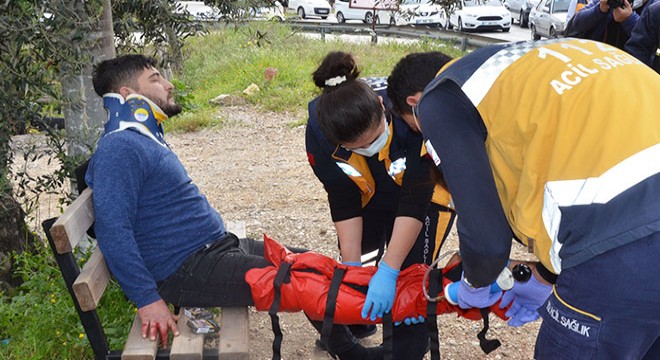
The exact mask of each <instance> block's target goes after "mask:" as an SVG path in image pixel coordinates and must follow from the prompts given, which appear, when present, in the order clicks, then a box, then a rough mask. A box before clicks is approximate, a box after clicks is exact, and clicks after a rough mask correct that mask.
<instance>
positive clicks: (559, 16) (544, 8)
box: [529, 0, 570, 40]
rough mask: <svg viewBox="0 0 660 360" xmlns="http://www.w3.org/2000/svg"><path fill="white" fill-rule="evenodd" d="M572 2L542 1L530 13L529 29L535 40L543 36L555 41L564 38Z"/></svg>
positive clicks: (564, 0) (567, 0)
mask: <svg viewBox="0 0 660 360" xmlns="http://www.w3.org/2000/svg"><path fill="white" fill-rule="evenodd" d="M569 4H570V0H542V1H541V2H540V3H539V4H538V5H536V7H535V8H533V9H532V11H531V12H530V13H529V29H530V31H531V32H532V39H533V40H540V39H541V36H545V37H547V38H550V39H554V38H557V37H560V36H564V32H565V31H566V23H567V22H568V19H567V15H568V7H569Z"/></svg>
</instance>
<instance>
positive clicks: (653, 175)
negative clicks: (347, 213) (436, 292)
mask: <svg viewBox="0 0 660 360" xmlns="http://www.w3.org/2000/svg"><path fill="white" fill-rule="evenodd" d="M624 94H632V95H630V97H631V98H630V99H628V96H627V95H624ZM659 94H660V76H658V75H657V74H656V73H655V72H654V71H653V70H652V69H650V68H649V67H647V66H645V65H644V64H642V63H641V62H640V61H639V60H637V59H635V58H634V57H632V56H631V55H629V54H627V53H625V52H623V51H621V50H619V49H617V48H614V47H612V46H610V45H606V44H603V43H598V42H594V41H591V40H578V39H555V40H547V41H537V42H519V43H509V44H501V45H493V46H488V47H484V48H481V49H478V50H476V51H474V52H472V53H470V54H469V55H466V56H465V57H463V58H461V59H459V60H457V61H455V62H453V63H451V64H449V65H448V66H446V67H445V68H444V69H443V70H442V71H441V72H440V74H439V75H438V76H437V77H436V79H434V80H433V82H431V83H430V84H429V86H428V87H427V88H426V89H425V91H424V94H423V95H422V98H421V99H420V101H419V104H418V108H417V112H416V114H417V116H418V118H417V121H418V123H419V125H420V127H421V131H422V133H423V136H424V139H425V140H428V141H429V143H430V146H427V148H428V149H429V152H430V153H431V154H432V156H433V159H434V161H435V164H436V166H437V167H438V168H439V169H441V170H442V171H443V173H444V178H445V181H446V183H447V187H448V188H449V190H450V191H451V194H452V199H453V202H454V205H455V209H456V212H457V215H458V222H457V228H458V232H459V239H460V252H461V256H462V260H463V271H464V273H463V280H462V281H461V283H460V285H459V290H458V298H459V305H460V306H461V307H464V308H468V307H484V306H488V305H490V304H492V303H494V302H495V301H497V300H498V299H499V298H500V295H501V292H493V293H491V291H490V287H489V286H488V285H489V284H490V283H492V282H493V281H494V280H495V279H496V277H497V276H498V274H499V273H500V272H501V271H502V269H503V268H504V267H505V266H506V264H507V259H508V258H509V252H510V250H511V244H512V239H516V240H518V241H519V242H521V243H522V244H524V246H526V247H527V248H528V249H529V251H531V252H533V253H534V255H536V256H537V257H538V258H539V260H540V262H541V265H540V266H536V267H535V268H534V269H532V270H533V275H534V276H532V277H531V279H529V280H527V281H526V282H518V281H516V282H515V284H514V287H513V288H512V290H511V291H509V292H507V293H506V294H505V295H504V296H503V297H502V305H503V306H506V305H509V304H511V308H510V309H509V311H508V312H507V315H508V316H510V317H511V318H510V320H509V324H510V325H512V326H520V325H522V324H525V323H527V322H530V321H534V320H536V319H537V318H538V317H539V315H540V317H541V318H543V323H542V325H541V328H540V331H539V334H538V338H537V342H536V347H535V354H534V358H535V359H541V360H543V359H552V360H554V359H581V360H583V359H599V360H600V359H660V340H659V339H660V311H659V309H660V261H659V259H660V98H659Z"/></svg>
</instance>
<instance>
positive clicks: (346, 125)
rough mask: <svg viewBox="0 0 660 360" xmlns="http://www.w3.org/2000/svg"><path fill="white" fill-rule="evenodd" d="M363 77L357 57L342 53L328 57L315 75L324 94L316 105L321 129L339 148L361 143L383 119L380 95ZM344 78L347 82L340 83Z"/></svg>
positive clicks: (317, 84) (332, 53) (331, 54)
mask: <svg viewBox="0 0 660 360" xmlns="http://www.w3.org/2000/svg"><path fill="white" fill-rule="evenodd" d="M359 75H360V71H359V70H358V68H357V66H356V65H355V60H354V59H353V56H351V54H348V53H344V52H340V51H338V52H331V53H329V54H328V55H326V57H325V58H324V59H323V61H322V62H321V65H320V66H319V68H318V69H316V71H314V73H313V74H312V77H313V79H314V84H316V86H318V87H319V88H321V89H322V90H323V93H321V95H320V96H319V97H318V101H317V104H316V115H317V119H318V123H319V127H320V128H321V131H322V132H323V135H325V137H326V138H327V139H328V140H329V141H330V142H333V143H335V144H342V143H347V142H353V141H355V140H357V138H359V137H360V136H361V135H362V134H364V132H365V131H367V130H368V129H370V128H371V127H372V126H373V125H374V124H377V123H378V122H379V121H381V119H382V118H383V106H382V105H381V103H380V100H379V99H378V94H376V92H375V91H374V90H373V89H372V88H371V87H370V86H369V84H367V83H366V82H365V81H362V80H360V79H358V76H359ZM341 77H346V80H345V81H343V82H341V83H337V82H340V81H341Z"/></svg>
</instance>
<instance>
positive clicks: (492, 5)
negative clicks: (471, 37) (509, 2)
mask: <svg viewBox="0 0 660 360" xmlns="http://www.w3.org/2000/svg"><path fill="white" fill-rule="evenodd" d="M453 27H456V28H457V29H458V31H465V30H498V29H499V30H502V31H504V32H507V31H509V30H511V13H510V12H509V10H508V9H507V8H506V7H505V6H504V3H502V1H500V0H461V2H460V5H459V7H458V9H456V10H455V11H454V12H452V13H451V15H450V16H449V25H448V26H447V28H448V29H452V28H453Z"/></svg>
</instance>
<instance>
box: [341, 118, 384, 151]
mask: <svg viewBox="0 0 660 360" xmlns="http://www.w3.org/2000/svg"><path fill="white" fill-rule="evenodd" d="M389 137H390V127H389V126H388V125H387V122H386V123H385V131H383V133H382V134H380V136H379V137H378V138H377V139H376V140H375V141H374V142H373V143H371V145H369V147H368V148H359V149H351V151H352V152H354V153H356V154H359V155H362V156H366V157H372V156H374V155H376V154H378V152H379V151H380V150H381V149H382V148H383V147H384V146H385V144H386V143H387V139H388V138H389Z"/></svg>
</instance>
